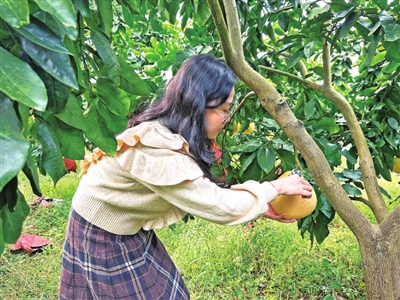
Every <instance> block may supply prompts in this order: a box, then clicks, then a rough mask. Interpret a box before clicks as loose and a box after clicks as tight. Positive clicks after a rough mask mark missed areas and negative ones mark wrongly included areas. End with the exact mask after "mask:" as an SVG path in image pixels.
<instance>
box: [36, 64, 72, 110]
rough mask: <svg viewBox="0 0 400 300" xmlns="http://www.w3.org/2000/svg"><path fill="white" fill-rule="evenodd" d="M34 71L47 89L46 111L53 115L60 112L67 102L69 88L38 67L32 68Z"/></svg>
mask: <svg viewBox="0 0 400 300" xmlns="http://www.w3.org/2000/svg"><path fill="white" fill-rule="evenodd" d="M34 70H35V71H36V73H37V74H38V75H39V76H40V78H41V79H42V80H43V82H44V85H45V86H46V89H47V97H48V103H47V106H46V111H47V112H51V113H53V114H57V113H59V112H61V111H62V110H63V109H64V107H65V105H66V103H67V101H68V96H69V94H70V91H71V87H69V86H68V85H65V84H64V83H62V82H60V81H59V80H57V79H56V78H54V77H53V76H51V75H50V74H49V73H47V72H46V71H44V70H43V69H42V68H40V67H38V66H34Z"/></svg>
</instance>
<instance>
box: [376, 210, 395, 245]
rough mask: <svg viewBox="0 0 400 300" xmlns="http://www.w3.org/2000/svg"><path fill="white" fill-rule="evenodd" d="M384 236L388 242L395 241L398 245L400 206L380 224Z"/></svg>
mask: <svg viewBox="0 0 400 300" xmlns="http://www.w3.org/2000/svg"><path fill="white" fill-rule="evenodd" d="M379 228H380V230H381V232H382V236H383V237H384V238H385V240H386V241H387V242H390V241H392V242H393V241H394V242H395V243H394V245H396V244H397V243H396V242H397V241H398V240H399V239H400V206H397V207H396V209H395V210H394V211H392V213H391V214H390V215H389V216H388V217H387V218H386V219H385V220H383V221H382V222H381V223H380V224H379Z"/></svg>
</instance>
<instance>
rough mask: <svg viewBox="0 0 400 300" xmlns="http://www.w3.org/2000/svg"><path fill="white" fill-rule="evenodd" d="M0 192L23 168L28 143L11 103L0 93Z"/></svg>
mask: <svg viewBox="0 0 400 300" xmlns="http://www.w3.org/2000/svg"><path fill="white" fill-rule="evenodd" d="M0 124H1V126H0V144H1V151H0V166H1V168H0V191H1V190H2V189H3V187H4V186H5V185H6V184H7V183H8V182H9V181H10V180H11V179H12V178H14V177H15V176H17V175H18V173H19V172H20V171H21V169H22V168H23V166H24V164H25V161H26V158H27V156H28V150H29V141H28V140H26V139H25V138H24V136H23V135H22V134H21V123H20V122H19V120H18V117H17V115H16V113H15V110H14V107H13V102H12V101H11V100H10V99H9V98H7V97H5V96H4V94H2V93H0Z"/></svg>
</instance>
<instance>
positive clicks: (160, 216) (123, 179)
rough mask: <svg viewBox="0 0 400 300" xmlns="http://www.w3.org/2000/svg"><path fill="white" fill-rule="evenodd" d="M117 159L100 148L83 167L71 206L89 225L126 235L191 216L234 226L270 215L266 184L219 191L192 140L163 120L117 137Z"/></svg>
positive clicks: (271, 193)
mask: <svg viewBox="0 0 400 300" xmlns="http://www.w3.org/2000/svg"><path fill="white" fill-rule="evenodd" d="M117 141H118V150H117V152H116V153H115V155H114V156H113V157H111V156H108V155H106V154H105V153H104V152H102V151H101V150H99V149H97V150H95V151H94V153H93V154H91V155H89V156H87V157H86V158H85V160H84V163H83V165H82V168H83V169H82V171H83V172H82V173H83V176H82V179H81V181H80V183H79V186H78V188H77V191H76V193H75V195H74V198H73V202H72V207H73V208H74V209H75V210H76V212H77V213H78V214H80V215H81V216H82V217H83V218H85V219H86V220H87V221H89V222H91V223H92V224H94V225H96V226H98V227H100V228H102V229H104V230H107V231H109V232H112V233H115V234H121V235H127V234H134V233H136V232H138V231H139V230H140V229H141V228H143V229H145V230H149V229H156V228H162V227H166V226H168V225H171V224H173V223H175V222H177V221H178V220H180V219H182V218H183V217H184V216H185V215H186V214H187V213H190V214H192V215H195V216H198V217H200V218H203V219H206V220H209V221H211V222H215V223H219V224H225V225H234V224H239V223H243V222H248V221H251V220H254V219H257V218H259V217H261V216H263V215H264V214H265V212H266V211H267V209H268V202H270V201H272V200H274V199H275V198H276V196H277V192H276V190H275V189H274V187H273V186H272V185H271V184H269V183H267V182H265V183H258V182H255V181H247V182H245V183H243V184H237V185H233V186H232V187H231V188H230V189H226V188H220V187H218V186H217V185H215V184H214V183H212V182H211V181H210V180H208V179H207V178H205V177H204V176H203V173H202V171H201V169H200V168H199V166H198V165H197V164H196V162H195V161H194V159H193V158H192V157H191V156H190V154H189V149H188V144H187V142H186V141H185V140H184V139H183V138H182V137H181V136H180V135H177V134H173V133H171V132H170V131H169V130H168V129H167V128H166V127H164V126H163V125H161V124H160V123H159V122H158V121H152V122H145V123H142V124H140V125H138V126H136V127H134V128H130V129H128V130H126V131H124V132H123V133H122V134H121V135H119V136H118V137H117Z"/></svg>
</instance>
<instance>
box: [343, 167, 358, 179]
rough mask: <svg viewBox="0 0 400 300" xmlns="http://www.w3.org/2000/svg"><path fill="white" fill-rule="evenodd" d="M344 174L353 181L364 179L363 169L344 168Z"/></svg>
mask: <svg viewBox="0 0 400 300" xmlns="http://www.w3.org/2000/svg"><path fill="white" fill-rule="evenodd" d="M342 174H343V176H344V177H346V178H349V179H351V180H353V181H357V180H362V173H361V170H349V169H343V171H342Z"/></svg>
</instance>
